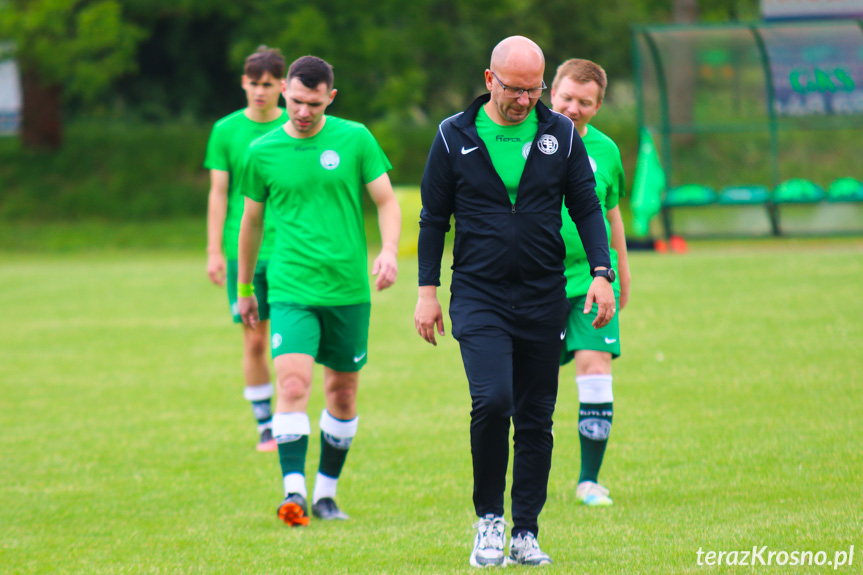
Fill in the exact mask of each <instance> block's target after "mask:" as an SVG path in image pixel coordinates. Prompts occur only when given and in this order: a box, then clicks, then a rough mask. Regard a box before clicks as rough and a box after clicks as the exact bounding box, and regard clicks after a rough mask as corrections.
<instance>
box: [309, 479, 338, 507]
mask: <svg viewBox="0 0 863 575" xmlns="http://www.w3.org/2000/svg"><path fill="white" fill-rule="evenodd" d="M338 485H339V479H338V477H328V476H326V475H324V474H322V473H320V472H318V474H317V476H316V477H315V491H314V494H313V495H312V503H317V502H318V500H320V499H323V498H324V497H332V498H333V499H335V498H336V488H337V487H338Z"/></svg>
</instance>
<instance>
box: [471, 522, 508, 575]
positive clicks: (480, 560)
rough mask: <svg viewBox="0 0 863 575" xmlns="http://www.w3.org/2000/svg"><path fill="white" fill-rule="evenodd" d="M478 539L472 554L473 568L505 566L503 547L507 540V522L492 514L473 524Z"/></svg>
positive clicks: (475, 539) (475, 540)
mask: <svg viewBox="0 0 863 575" xmlns="http://www.w3.org/2000/svg"><path fill="white" fill-rule="evenodd" d="M473 526H474V528H475V529H476V537H475V538H474V540H473V551H471V553H470V564H471V567H496V566H498V565H502V564H503V555H504V553H503V546H504V543H503V541H504V539H505V538H506V521H504V519H503V517H495V516H494V515H492V514H491V513H489V514H488V515H486V516H485V517H480V519H479V521H477V522H476V523H474V524H473Z"/></svg>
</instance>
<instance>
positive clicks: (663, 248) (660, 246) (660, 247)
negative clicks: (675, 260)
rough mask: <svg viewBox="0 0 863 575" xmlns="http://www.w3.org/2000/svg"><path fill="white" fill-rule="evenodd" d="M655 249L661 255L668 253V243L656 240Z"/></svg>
mask: <svg viewBox="0 0 863 575" xmlns="http://www.w3.org/2000/svg"><path fill="white" fill-rule="evenodd" d="M653 249H654V250H656V251H657V252H659V253H661V254H664V253H665V252H667V251H668V242H666V241H665V240H656V241H655V242H653Z"/></svg>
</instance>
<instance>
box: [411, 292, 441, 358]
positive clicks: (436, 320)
mask: <svg viewBox="0 0 863 575" xmlns="http://www.w3.org/2000/svg"><path fill="white" fill-rule="evenodd" d="M414 326H415V327H416V328H417V333H418V334H420V337H422V338H423V339H424V340H426V341H427V342H429V343H430V344H432V345H437V341H436V340H435V328H437V332H438V333H439V334H440V335H446V334H445V333H444V329H443V312H442V311H441V308H440V303H439V302H438V300H437V286H420V290H419V298H418V299H417V308H416V311H415V312H414Z"/></svg>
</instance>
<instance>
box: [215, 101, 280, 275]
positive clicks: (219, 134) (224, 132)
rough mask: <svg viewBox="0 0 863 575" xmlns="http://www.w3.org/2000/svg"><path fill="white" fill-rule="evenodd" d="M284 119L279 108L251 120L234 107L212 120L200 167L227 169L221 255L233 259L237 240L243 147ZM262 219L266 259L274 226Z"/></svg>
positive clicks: (272, 238)
mask: <svg viewBox="0 0 863 575" xmlns="http://www.w3.org/2000/svg"><path fill="white" fill-rule="evenodd" d="M287 121H288V114H287V112H285V110H281V115H280V116H279V118H278V119H276V120H273V121H272V122H255V121H254V120H250V119H249V118H247V117H246V114H245V110H238V111H236V112H234V113H233V114H229V115H227V116H225V117H224V118H222V119H221V120H219V121H218V122H216V124H215V125H214V126H213V131H212V133H211V134H210V141H209V142H207V157H206V158H205V159H204V167H205V168H207V169H208V170H222V171H223V172H228V173H229V174H230V175H229V183H228V214H227V216H226V217H225V227H224V228H223V231H222V234H223V235H222V242H223V244H224V249H225V256H226V257H227V258H228V259H229V260H235V259H237V243H238V242H239V239H240V222H241V221H242V219H243V204H244V203H245V198H244V197H243V195H242V193H241V192H240V181H241V176H242V169H243V160H244V159H245V157H246V150H247V149H248V148H249V144H251V143H252V140H254V139H256V138H260V137H261V136H263V135H264V134H266V133H267V132H269V131H272V130H274V129H276V128H278V127H280V126H282V125H283V124H284V123H285V122H287ZM270 220H271V218H265V220H264V239H263V241H262V242H261V255H260V259H261V260H268V259H270V254H271V253H272V251H273V244H274V240H275V227H274V226H273V223H272V222H271V221H270Z"/></svg>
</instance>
